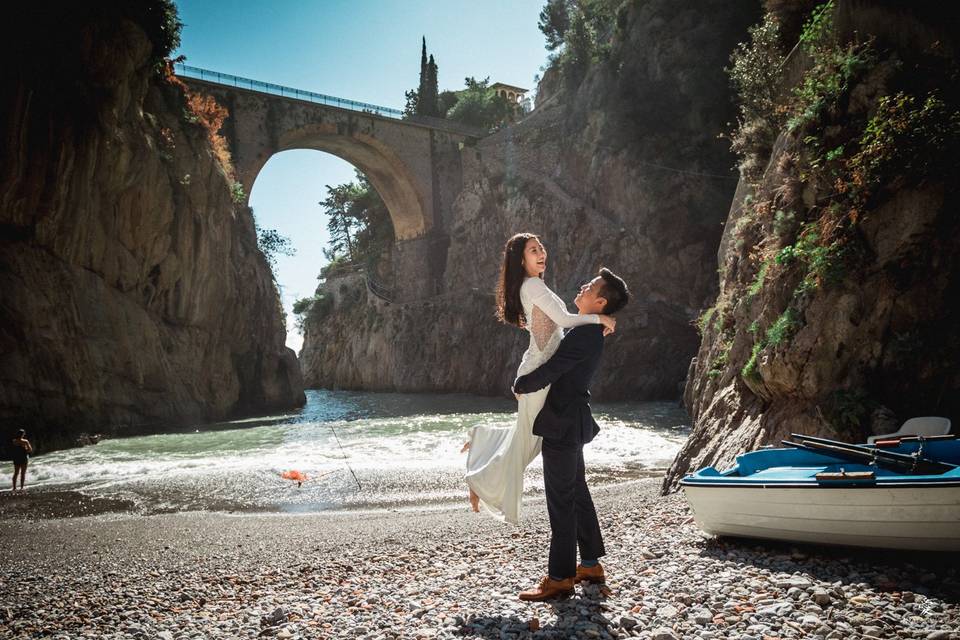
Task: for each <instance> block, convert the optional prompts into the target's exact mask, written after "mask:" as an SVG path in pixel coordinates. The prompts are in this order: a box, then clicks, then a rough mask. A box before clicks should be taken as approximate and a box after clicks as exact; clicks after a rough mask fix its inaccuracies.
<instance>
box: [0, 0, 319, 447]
mask: <svg viewBox="0 0 960 640" xmlns="http://www.w3.org/2000/svg"><path fill="white" fill-rule="evenodd" d="M95 4H96V3H94V4H90V5H87V4H86V3H79V5H82V6H70V7H67V6H66V5H65V3H57V2H51V3H46V2H40V3H32V4H31V6H30V8H28V9H22V8H21V9H17V10H14V11H12V12H11V14H10V15H8V16H7V18H6V19H5V22H6V25H5V26H6V29H5V30H4V31H5V32H7V31H9V32H10V33H5V37H4V41H3V43H2V46H3V47H4V51H5V53H6V54H7V55H4V61H5V62H4V65H5V67H6V70H7V72H6V75H5V80H4V82H3V83H2V85H0V96H2V98H0V105H2V106H0V135H2V139H3V141H4V143H3V150H2V154H3V159H4V161H3V163H2V166H0V228H2V240H0V424H2V425H4V426H6V427H13V426H23V427H26V428H28V429H29V430H30V432H31V434H32V436H33V437H34V438H35V439H37V440H39V441H40V442H41V443H43V442H47V443H49V444H55V442H54V441H58V442H67V441H69V440H72V436H74V435H76V434H77V433H79V432H81V431H86V430H90V431H105V432H110V433H120V432H130V431H134V430H145V429H152V430H156V429H158V428H161V427H160V425H165V424H171V423H184V422H193V421H201V420H215V419H222V418H225V417H228V416H231V415H234V414H238V413H249V412H257V411H265V410H269V409H272V408H281V407H284V408H285V407H292V406H296V405H298V404H302V403H303V401H304V396H303V390H302V383H301V377H300V373H299V368H298V364H297V361H296V357H295V355H294V353H293V352H292V351H290V350H289V349H287V348H286V347H285V346H284V339H285V330H284V325H283V315H282V311H281V308H280V304H279V297H278V294H277V289H276V287H275V285H274V283H273V280H272V276H271V274H270V270H269V268H268V266H267V264H266V262H265V259H264V257H263V255H262V254H261V253H260V251H259V250H258V248H257V242H256V234H255V230H254V224H253V219H252V216H251V213H250V212H249V210H246V209H244V208H243V207H238V206H237V205H235V204H234V202H233V200H232V198H231V191H230V183H229V181H228V179H227V177H226V175H225V174H224V171H223V169H222V168H221V166H220V164H219V163H218V162H217V160H216V159H215V158H214V157H213V155H212V153H211V148H210V144H209V143H208V141H207V138H206V136H205V134H204V132H203V130H202V129H201V127H200V126H199V125H197V124H194V123H192V122H190V121H188V115H189V114H188V112H187V111H186V110H185V107H186V102H185V99H184V95H183V93H182V90H181V89H180V88H178V87H177V86H175V84H171V83H169V82H167V81H165V80H163V79H162V78H161V75H160V74H159V73H158V72H157V66H156V65H157V64H158V63H159V57H158V55H157V49H158V46H159V45H158V44H157V41H158V38H160V37H161V36H163V33H164V28H166V27H169V24H165V23H164V22H163V20H164V11H165V10H167V9H169V7H167V6H166V3H164V2H160V1H157V2H132V3H126V4H125V5H124V7H123V8H119V7H120V5H119V4H117V5H116V7H114V4H113V3H108V4H109V6H107V5H104V6H94V5H95ZM148 34H149V35H148ZM164 53H165V52H164Z"/></svg>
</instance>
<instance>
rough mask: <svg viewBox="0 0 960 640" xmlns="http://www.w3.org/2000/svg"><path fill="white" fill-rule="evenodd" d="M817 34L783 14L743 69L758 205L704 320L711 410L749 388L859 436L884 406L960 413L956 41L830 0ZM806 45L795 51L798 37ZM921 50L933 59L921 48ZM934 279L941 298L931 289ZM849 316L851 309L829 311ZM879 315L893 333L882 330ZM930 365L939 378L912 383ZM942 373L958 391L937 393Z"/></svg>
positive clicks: (813, 23)
mask: <svg viewBox="0 0 960 640" xmlns="http://www.w3.org/2000/svg"><path fill="white" fill-rule="evenodd" d="M771 4H773V5H777V4H778V3H771ZM917 15H919V16H920V17H916V16H911V17H910V19H913V20H918V21H919V20H921V19H922V18H925V17H926V16H923V15H922V14H920V13H919V12H918V14H917ZM795 17H796V16H795V15H792V16H790V19H795ZM841 17H842V18H843V20H844V21H843V22H841ZM801 23H802V28H800V29H799V30H798V31H799V32H798V33H796V30H793V28H792V27H791V26H790V24H789V20H787V19H785V18H784V17H783V16H781V15H780V14H778V13H777V12H776V11H771V12H769V13H768V14H767V15H765V16H764V19H763V20H762V21H761V22H760V23H759V24H757V25H756V26H754V27H753V28H751V29H750V31H749V36H750V37H749V40H748V41H747V42H745V43H743V44H741V45H740V46H739V47H738V48H737V49H736V50H735V51H734V52H733V54H732V56H731V66H730V68H729V69H727V72H728V74H729V76H730V79H731V83H732V86H733V88H734V89H735V91H736V93H737V97H738V106H739V116H738V121H737V125H736V128H735V130H734V131H733V132H732V133H731V135H730V139H731V147H732V149H733V151H734V152H735V153H736V154H737V156H738V159H739V168H740V173H741V179H742V181H743V183H744V184H743V185H742V186H744V187H746V188H745V189H744V190H743V192H744V193H745V194H746V196H745V197H743V198H742V200H741V202H739V203H734V211H733V214H732V215H733V216H734V218H733V219H734V220H735V224H734V225H733V227H732V228H731V230H730V242H729V246H728V249H727V251H726V254H725V255H724V257H723V265H722V267H721V271H720V273H721V294H720V296H719V298H718V300H717V304H716V305H715V307H713V308H711V309H710V310H708V312H705V313H704V314H703V316H702V317H701V320H700V323H699V327H700V331H701V334H702V335H703V336H704V345H703V347H702V348H701V357H703V358H704V364H703V365H700V368H699V372H700V373H699V375H702V376H703V378H704V381H703V382H702V383H698V382H694V386H695V387H697V386H698V385H699V387H698V388H700V389H701V397H700V398H697V400H696V404H697V405H700V406H701V407H705V406H707V405H708V404H709V402H711V397H713V393H714V392H716V391H717V389H718V388H719V387H722V386H724V385H730V384H736V381H735V380H733V378H736V377H737V376H738V375H739V378H740V381H741V382H742V383H743V384H744V385H745V386H746V388H747V389H748V390H749V391H748V392H747V393H748V394H753V395H754V396H755V397H757V398H759V399H762V401H763V402H764V403H765V406H768V407H777V409H776V411H778V412H779V415H781V417H782V416H783V415H786V414H796V415H797V416H800V415H804V416H806V417H804V418H802V419H803V420H813V421H819V422H821V423H823V428H826V429H833V430H834V431H833V434H834V435H839V434H843V436H844V437H850V438H859V437H862V434H863V433H864V431H867V430H869V428H870V425H869V424H868V422H869V420H871V415H872V413H873V412H875V411H878V410H880V409H881V408H883V409H884V410H885V411H887V413H889V409H890V408H892V409H893V413H894V414H896V415H898V416H901V417H910V412H921V413H924V414H926V413H929V412H932V411H940V412H942V413H945V414H949V413H950V411H953V410H955V409H956V408H957V406H956V403H955V402H954V401H952V400H950V399H949V398H948V397H947V396H948V395H949V394H946V395H945V392H944V390H945V389H947V388H949V386H950V384H952V383H951V382H950V379H951V378H950V375H949V374H948V373H947V372H949V371H950V370H951V368H953V367H956V366H957V365H958V364H960V344H958V340H957V339H955V338H952V337H950V335H949V333H950V332H949V331H947V330H946V329H945V327H946V326H947V325H949V324H951V323H952V322H953V321H952V320H950V318H954V319H955V313H954V311H951V310H952V309H955V305H954V304H953V302H952V301H951V300H950V295H951V294H948V293H947V292H949V291H951V290H952V289H954V288H955V287H956V284H955V283H953V281H952V280H951V278H956V277H957V276H956V273H955V272H952V271H951V269H953V268H954V267H953V266H951V264H952V263H951V260H950V259H949V257H948V256H949V255H950V252H949V250H948V249H947V247H949V246H951V243H954V242H955V239H956V226H955V222H954V221H955V215H954V214H952V213H951V211H953V210H954V209H953V208H954V207H955V206H956V204H957V188H956V181H955V177H956V169H957V157H958V156H960V89H958V82H957V80H958V79H960V71H958V65H957V60H956V54H955V53H954V50H953V48H952V45H951V44H950V43H948V42H947V41H943V40H940V39H938V38H937V37H935V36H933V35H929V34H932V33H934V31H932V30H930V31H927V32H925V31H923V29H929V27H922V28H921V27H920V26H919V25H920V24H922V23H921V22H914V23H911V25H912V26H909V27H904V28H903V29H902V30H901V29H900V25H898V24H894V23H891V22H890V21H887V20H881V19H878V18H877V17H876V16H871V17H866V18H861V17H860V16H859V15H858V14H857V12H856V10H854V9H851V6H850V5H849V3H844V2H843V0H831V1H830V2H825V3H821V4H819V5H817V6H815V7H812V8H811V9H809V10H808V13H807V14H806V16H805V17H803V19H802V21H801ZM858 24H862V25H866V27H867V28H863V29H858V28H857V25H858ZM791 32H795V33H796V35H795V37H796V41H795V43H791V42H789V41H786V40H785V37H784V35H785V34H786V33H791ZM918 34H919V35H918ZM910 37H916V38H918V39H920V40H921V41H923V42H924V45H923V46H921V47H913V46H905V45H904V44H903V43H904V42H905V41H907V39H908V38H910ZM794 44H796V46H794ZM917 219H923V220H928V222H926V223H923V224H920V223H918V222H917V221H916V220H917ZM917 242H922V243H925V245H924V246H925V247H926V249H921V248H919V247H915V246H914V243H917ZM897 243H899V244H897ZM944 252H946V253H944ZM930 278H932V279H933V280H934V281H935V282H936V283H937V284H936V285H935V286H934V287H931V286H929V285H927V284H922V283H923V282H924V281H925V280H926V281H929V280H927V279H930ZM921 290H928V291H927V292H926V293H925V294H924V295H923V296H921V297H923V298H924V302H923V303H922V304H919V305H918V300H916V299H914V297H915V296H917V295H919V294H918V293H916V292H918V291H921ZM945 296H946V297H945ZM908 300H912V302H911V303H910V306H907V304H908V303H907V301H908ZM828 301H830V302H828ZM868 301H870V302H868ZM838 304H844V305H847V307H845V308H842V309H840V308H836V309H834V308H830V307H833V306H835V305H838ZM826 308H830V311H829V312H827V311H826ZM825 313H827V315H825ZM929 313H939V314H940V316H939V317H937V316H934V317H931V318H928V317H927V316H928V314H929ZM829 314H832V315H829ZM875 314H877V318H874V317H873V316H874V315H875ZM884 314H886V315H884ZM944 314H945V315H944ZM950 314H954V315H952V316H951V315H950ZM848 317H849V319H848ZM867 318H870V319H869V320H868V319H867ZM880 318H885V319H884V320H882V322H885V323H888V324H882V323H881V324H877V325H876V326H875V325H874V323H878V322H881V320H880ZM845 323H847V324H845ZM827 327H829V328H827ZM945 331H946V333H945ZM897 336H908V337H909V338H903V339H900V338H898V337H897ZM935 336H937V337H935ZM834 341H835V342H836V343H837V346H836V347H835V348H834V350H833V351H832V352H829V353H821V350H822V349H828V347H827V346H826V345H829V344H832V343H833V342H834ZM901 343H903V344H909V345H910V346H909V348H908V349H899V348H895V345H896V344H901ZM893 350H896V351H897V354H898V355H897V356H896V357H894V356H892V355H886V356H885V355H883V354H885V353H887V352H888V351H889V352H890V353H892V352H893ZM924 359H927V360H928V361H929V362H931V363H933V362H937V363H939V364H938V365H936V366H935V367H932V368H931V367H926V368H925V369H917V370H912V369H911V367H916V366H917V365H918V364H919V362H920V361H922V360H924ZM934 369H936V370H938V371H941V372H942V373H941V376H942V379H940V380H930V379H929V377H930V376H931V375H932V371H933V370H934ZM728 372H729V374H728ZM924 379H926V382H922V381H923V380H924ZM710 384H712V385H715V386H714V387H710V389H712V390H709V389H708V387H706V386H703V385H710ZM925 384H926V385H927V386H928V387H929V386H930V385H931V384H932V385H933V386H934V387H936V388H938V389H939V391H937V392H933V391H932V390H931V389H929V388H924V385H925ZM892 389H897V390H898V394H896V395H895V396H893V397H891V396H890V393H889V392H890V391H891V390H892ZM718 397H720V396H718ZM720 402H724V401H720ZM741 402H743V401H741ZM938 407H939V408H938ZM714 411H715V409H714ZM693 413H694V415H696V414H697V411H696V409H694V411H693ZM796 419H797V420H800V419H801V418H799V417H797V418H796ZM771 429H772V430H771V431H769V433H775V432H776V428H773V427H771Z"/></svg>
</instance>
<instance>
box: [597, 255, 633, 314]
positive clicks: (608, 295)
mask: <svg viewBox="0 0 960 640" xmlns="http://www.w3.org/2000/svg"><path fill="white" fill-rule="evenodd" d="M600 277H601V278H602V279H603V287H602V288H601V289H600V292H599V293H598V294H597V295H598V296H599V297H601V298H603V299H605V300H606V301H607V304H605V305H604V306H603V312H604V313H605V314H607V315H608V316H612V315H613V314H615V313H616V312H617V311H620V309H623V307H624V306H626V304H627V302H628V301H629V300H630V291H629V290H628V289H627V283H626V282H624V281H623V278H621V277H620V276H618V275H617V274H615V273H614V272H613V271H610V269H607V268H606V267H601V268H600Z"/></svg>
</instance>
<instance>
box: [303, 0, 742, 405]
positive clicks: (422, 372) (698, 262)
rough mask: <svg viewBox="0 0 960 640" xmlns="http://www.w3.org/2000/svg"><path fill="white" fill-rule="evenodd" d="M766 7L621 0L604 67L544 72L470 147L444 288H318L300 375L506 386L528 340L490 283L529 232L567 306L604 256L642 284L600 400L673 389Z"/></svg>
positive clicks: (450, 387) (401, 384)
mask: <svg viewBox="0 0 960 640" xmlns="http://www.w3.org/2000/svg"><path fill="white" fill-rule="evenodd" d="M758 15H759V7H758V6H757V5H756V4H755V3H753V2H728V1H719V0H712V1H709V2H675V1H666V0H654V1H647V2H633V3H631V4H629V5H627V6H625V7H624V9H623V13H622V16H621V20H622V26H621V28H620V30H619V32H618V33H619V35H618V36H617V39H616V41H615V42H614V45H613V50H612V53H611V55H610V59H609V61H607V62H605V63H602V64H597V65H595V66H593V67H592V68H591V69H590V70H589V71H588V73H587V75H586V77H585V79H584V80H583V82H582V83H580V84H579V86H578V87H576V88H574V89H572V90H566V91H560V90H558V89H557V87H558V86H559V80H558V78H557V76H556V73H550V74H547V76H545V80H544V83H543V84H541V89H540V90H541V92H542V93H543V95H544V96H546V94H547V93H550V92H552V91H558V93H556V94H555V95H553V96H551V97H544V99H538V106H537V108H536V110H535V111H534V112H533V113H532V114H531V115H530V116H528V117H527V118H526V119H524V120H523V121H522V122H520V123H519V124H517V125H515V126H513V127H510V128H507V129H505V130H502V131H500V132H499V133H497V134H495V135H493V136H490V137H488V138H485V139H483V140H482V141H481V142H480V143H479V144H478V145H476V147H467V148H464V149H463V152H462V158H461V159H462V166H463V185H464V186H463V189H462V192H461V193H460V195H459V197H458V198H457V200H456V203H455V205H454V207H453V210H452V211H449V212H446V217H445V219H444V221H443V224H444V226H445V229H446V232H447V234H448V235H449V248H448V252H447V260H446V271H445V273H444V277H443V280H444V290H445V291H444V293H443V294H442V295H439V296H436V297H434V298H431V299H429V300H427V301H424V302H417V303H409V304H403V303H394V304H388V303H385V302H383V301H382V300H379V299H378V298H377V297H376V296H374V295H373V294H371V293H370V292H368V291H367V290H366V288H365V287H364V284H363V281H362V279H359V278H353V279H349V278H348V279H345V280H339V281H338V280H332V281H330V282H328V283H327V284H326V285H324V288H325V290H326V292H327V294H328V295H330V296H332V297H333V298H334V299H335V300H336V304H335V306H333V307H327V308H324V309H323V312H322V313H314V314H313V317H312V318H311V319H310V320H309V321H308V322H307V326H306V335H305V343H304V348H303V351H302V352H301V363H302V366H303V371H304V379H305V382H306V384H307V385H308V386H319V387H332V388H353V389H382V390H393V389H395V390H402V391H426V390H430V391H474V392H480V393H493V394H502V393H505V392H506V391H507V390H508V389H509V382H510V381H511V380H512V377H513V375H514V373H515V371H516V367H517V365H518V363H519V361H520V355H521V353H522V352H523V349H524V348H526V334H525V333H523V332H520V331H518V330H516V329H515V328H512V327H506V326H502V325H498V324H497V323H496V322H495V320H494V318H493V296H492V291H493V288H494V285H495V280H496V276H497V272H498V270H499V261H500V251H501V249H502V247H503V244H504V241H505V240H506V238H507V237H509V236H510V235H512V234H513V233H516V232H519V231H532V232H535V233H538V234H541V236H542V237H543V240H544V242H545V244H546V246H547V249H548V252H549V266H548V271H547V282H548V283H549V284H550V285H551V287H553V288H554V290H555V291H557V292H558V293H559V294H560V295H561V296H563V297H564V298H565V299H566V300H568V301H571V309H572V308H573V307H572V299H573V295H574V293H575V291H576V288H577V285H578V284H579V283H580V282H582V281H583V280H585V279H589V278H590V277H592V276H593V275H595V274H596V271H597V269H598V267H599V266H601V265H606V266H609V267H610V268H612V269H614V270H615V271H617V272H618V273H620V274H621V275H623V276H624V278H625V279H626V280H627V282H628V283H629V284H630V286H631V287H632V288H633V290H634V292H635V293H636V294H637V296H636V300H635V302H634V303H632V304H631V305H630V306H628V307H627V308H626V309H625V310H624V312H623V314H622V316H621V318H620V323H619V325H618V333H617V335H616V336H615V337H614V338H612V339H610V341H609V342H608V345H607V350H606V353H605V355H604V365H603V368H602V370H601V371H600V372H599V374H598V379H597V380H596V383H595V392H596V395H597V397H601V398H605V399H614V398H634V399H650V398H675V397H678V396H679V389H680V386H681V385H682V381H683V380H684V378H685V376H686V373H687V367H688V364H689V361H690V358H691V357H692V356H693V354H694V353H695V351H696V348H697V344H698V337H697V335H696V331H695V329H694V327H693V325H692V320H694V319H695V318H696V316H697V314H698V312H699V310H700V309H701V308H703V307H704V306H705V305H706V304H708V303H709V300H711V299H712V298H713V296H714V294H715V292H716V284H715V267H714V255H715V253H716V247H717V244H718V243H719V239H720V234H721V232H722V222H723V219H724V216H725V213H726V210H727V208H728V204H729V200H730V198H731V196H732V195H733V192H734V187H735V185H736V174H735V173H732V172H731V170H730V168H731V166H732V165H733V163H734V158H733V156H732V155H731V154H730V153H729V152H728V150H727V145H726V143H724V142H722V141H720V140H718V139H717V136H718V134H719V133H721V132H722V131H723V129H724V128H725V126H726V123H727V122H728V121H729V120H731V119H732V118H733V115H734V111H733V106H732V100H731V97H730V96H729V90H728V82H727V78H726V77H725V76H724V75H723V73H722V71H721V70H722V68H723V66H724V65H725V64H727V61H728V58H729V55H730V51H731V50H732V49H733V47H734V45H735V44H736V43H737V42H739V41H740V40H742V39H743V38H744V36H745V34H746V29H747V27H748V25H750V24H751V23H752V22H754V21H755V20H756V18H757V16H758ZM547 85H550V86H551V87H553V88H548V87H547Z"/></svg>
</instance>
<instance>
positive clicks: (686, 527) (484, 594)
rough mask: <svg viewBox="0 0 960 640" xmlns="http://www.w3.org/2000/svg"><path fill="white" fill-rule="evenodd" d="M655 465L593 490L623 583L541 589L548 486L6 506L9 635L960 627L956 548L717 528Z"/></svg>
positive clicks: (5, 618)
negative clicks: (536, 589) (667, 488)
mask: <svg viewBox="0 0 960 640" xmlns="http://www.w3.org/2000/svg"><path fill="white" fill-rule="evenodd" d="M659 486H660V483H659V481H658V480H656V479H641V480H636V481H633V482H627V483H623V484H619V485H614V486H609V487H603V488H599V489H597V490H595V491H594V498H595V502H596V503H597V508H598V512H599V515H600V521H601V526H602V527H603V530H604V536H605V540H606V546H607V549H608V555H607V556H606V557H605V558H603V565H604V567H605V569H606V571H607V573H608V581H607V585H606V586H593V585H590V586H584V585H580V586H578V587H577V593H576V595H575V596H573V597H571V598H568V599H563V600H556V601H548V602H544V603H524V602H521V601H520V600H518V599H517V597H516V596H517V592H519V591H520V590H522V589H525V588H527V587H530V586H532V585H533V584H534V583H535V581H536V580H537V579H538V578H539V576H540V575H541V574H542V572H543V571H544V567H545V562H546V560H545V558H546V548H547V547H546V545H547V542H548V540H549V524H548V522H547V518H546V509H545V505H544V503H543V501H542V499H533V500H530V501H527V502H525V504H524V509H525V511H524V516H523V518H524V519H523V524H522V526H521V527H519V528H516V527H512V526H510V525H505V524H503V523H500V522H497V521H495V520H493V519H492V518H490V517H489V516H487V515H485V514H474V513H470V512H469V510H468V508H467V507H466V506H465V505H464V506H463V507H455V508H434V509H420V510H417V509H411V510H402V511H381V512H366V513H334V514H300V515H289V514H283V515H276V514H270V515H251V514H244V515H231V514H227V513H217V512H188V513H177V514H164V515H154V516H140V515H131V514H124V513H112V512H108V513H103V514H100V515H92V516H79V517H70V518H51V519H38V518H30V517H25V516H23V515H19V516H16V517H9V516H8V517H5V518H3V519H2V520H0V535H2V536H3V539H4V544H3V545H2V547H0V629H2V632H0V635H2V637H5V638H33V637H50V638H64V639H65V638H116V639H120V638H124V639H127V638H132V639H141V638H157V639H163V640H187V639H195V638H260V637H270V638H285V639H288V638H368V639H390V638H627V637H630V638H634V637H635V638H652V639H656V640H670V639H673V638H702V639H703V640H711V639H720V638H737V639H740V640H770V639H772V638H823V639H829V640H833V639H846V638H865V639H875V638H880V639H899V638H922V639H926V640H949V639H958V640H960V606H958V603H960V561H958V559H957V558H956V557H955V555H951V554H922V553H910V552H900V551H878V550H854V549H849V548H830V547H814V546H796V545H790V544H785V543H778V542H761V541H755V540H735V539H715V538H711V537H708V536H705V535H703V534H702V533H701V532H700V531H699V529H698V528H697V527H696V525H695V523H694V522H693V518H692V516H691V514H690V511H689V509H688V507H687V504H686V501H685V499H684V497H683V495H682V493H681V494H673V495H669V496H666V497H664V496H661V495H659V491H658V490H659Z"/></svg>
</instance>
